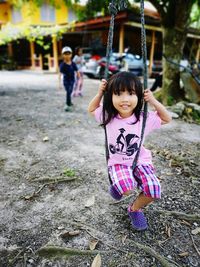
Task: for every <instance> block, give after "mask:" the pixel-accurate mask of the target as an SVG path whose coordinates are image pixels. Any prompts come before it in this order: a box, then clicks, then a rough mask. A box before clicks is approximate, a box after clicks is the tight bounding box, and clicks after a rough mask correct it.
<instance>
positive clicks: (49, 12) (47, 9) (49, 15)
mask: <svg viewBox="0 0 200 267" xmlns="http://www.w3.org/2000/svg"><path fill="white" fill-rule="evenodd" d="M40 15H41V20H42V21H45V22H55V8H54V7H53V6H50V5H49V4H43V5H42V6H41V11H40Z"/></svg>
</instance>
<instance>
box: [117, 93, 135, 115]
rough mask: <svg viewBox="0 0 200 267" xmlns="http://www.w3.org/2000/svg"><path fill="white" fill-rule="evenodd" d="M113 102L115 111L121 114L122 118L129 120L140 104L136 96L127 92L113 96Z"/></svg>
mask: <svg viewBox="0 0 200 267" xmlns="http://www.w3.org/2000/svg"><path fill="white" fill-rule="evenodd" d="M112 102H113V106H114V107H115V109H116V110H117V111H118V112H119V115H120V116H121V117H122V118H128V117H130V116H131V115H132V114H133V111H134V109H135V107H136V106H137V103H138V97H137V95H136V94H134V93H132V94H130V93H129V92H128V91H127V90H125V91H124V92H120V95H116V94H113V95H112Z"/></svg>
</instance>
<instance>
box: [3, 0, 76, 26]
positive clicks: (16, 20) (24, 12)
mask: <svg viewBox="0 0 200 267" xmlns="http://www.w3.org/2000/svg"><path fill="white" fill-rule="evenodd" d="M74 19H76V16H75V15H74V14H73V11H71V10H68V8H67V6H66V5H65V4H64V2H63V1H62V0H57V1H56V5H55V6H49V5H48V4H45V1H44V4H43V5H42V6H37V5H35V4H34V3H33V2H31V1H30V2H27V3H26V4H24V5H23V6H22V7H21V8H19V9H17V8H14V7H12V6H10V5H9V4H8V3H1V4H0V21H1V22H2V23H3V24H5V23H7V22H11V23H12V24H14V25H23V24H26V25H27V24H30V25H54V24H63V23H67V22H70V21H71V20H74Z"/></svg>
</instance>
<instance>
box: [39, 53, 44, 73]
mask: <svg viewBox="0 0 200 267" xmlns="http://www.w3.org/2000/svg"><path fill="white" fill-rule="evenodd" d="M39 68H40V69H41V70H43V60H42V54H40V55H39Z"/></svg>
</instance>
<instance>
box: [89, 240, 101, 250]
mask: <svg viewBox="0 0 200 267" xmlns="http://www.w3.org/2000/svg"><path fill="white" fill-rule="evenodd" d="M98 242H99V240H97V239H92V240H90V242H89V248H90V250H94V249H95V248H96V245H97V244H98Z"/></svg>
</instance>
